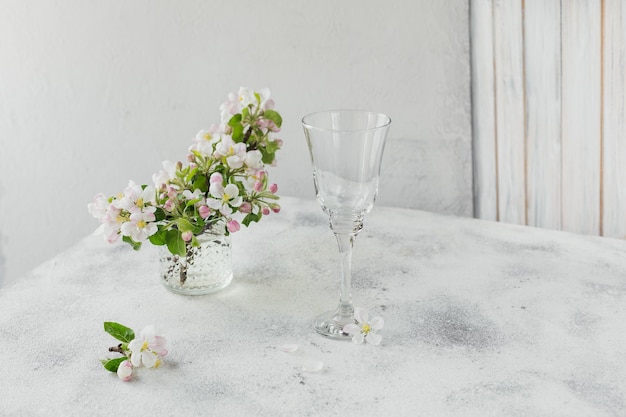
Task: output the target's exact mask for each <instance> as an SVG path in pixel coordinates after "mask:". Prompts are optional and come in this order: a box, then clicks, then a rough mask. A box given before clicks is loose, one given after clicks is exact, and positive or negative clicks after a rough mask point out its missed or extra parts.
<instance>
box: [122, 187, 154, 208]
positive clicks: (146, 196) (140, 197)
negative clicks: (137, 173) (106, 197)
mask: <svg viewBox="0 0 626 417" xmlns="http://www.w3.org/2000/svg"><path fill="white" fill-rule="evenodd" d="M155 202H156V192H155V191H154V187H153V186H151V185H148V186H147V187H145V188H142V187H141V185H138V184H135V182H133V181H130V182H129V183H128V187H126V189H125V190H124V195H123V196H122V198H120V199H118V200H115V201H113V204H114V205H115V206H116V207H117V208H121V209H124V210H126V211H132V210H133V208H135V207H136V208H138V209H140V210H142V209H143V208H144V207H145V206H146V205H148V204H155Z"/></svg>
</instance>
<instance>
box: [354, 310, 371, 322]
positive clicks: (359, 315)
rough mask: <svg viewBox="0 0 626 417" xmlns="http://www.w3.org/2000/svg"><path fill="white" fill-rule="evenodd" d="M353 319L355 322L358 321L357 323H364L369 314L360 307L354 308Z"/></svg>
mask: <svg viewBox="0 0 626 417" xmlns="http://www.w3.org/2000/svg"><path fill="white" fill-rule="evenodd" d="M354 318H355V319H356V321H358V322H359V323H366V322H367V319H368V318H369V313H368V312H367V310H366V309H364V308H361V307H356V308H355V309H354Z"/></svg>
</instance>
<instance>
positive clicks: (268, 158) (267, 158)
mask: <svg viewBox="0 0 626 417" xmlns="http://www.w3.org/2000/svg"><path fill="white" fill-rule="evenodd" d="M259 151H261V156H262V158H261V160H262V161H263V163H264V164H271V163H272V161H274V158H275V157H276V155H275V154H274V152H268V150H267V148H266V147H262V146H261V147H259Z"/></svg>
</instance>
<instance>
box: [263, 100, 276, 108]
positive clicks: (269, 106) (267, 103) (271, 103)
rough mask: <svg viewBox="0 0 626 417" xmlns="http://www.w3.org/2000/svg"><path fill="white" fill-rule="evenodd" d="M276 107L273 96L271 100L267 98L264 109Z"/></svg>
mask: <svg viewBox="0 0 626 417" xmlns="http://www.w3.org/2000/svg"><path fill="white" fill-rule="evenodd" d="M273 108H274V100H272V99H271V98H270V99H269V100H267V101H266V102H265V104H264V105H263V109H264V110H269V109H273Z"/></svg>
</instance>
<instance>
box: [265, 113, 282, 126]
mask: <svg viewBox="0 0 626 417" xmlns="http://www.w3.org/2000/svg"><path fill="white" fill-rule="evenodd" d="M263 117H265V118H266V119H267V120H271V121H272V122H274V124H275V125H276V126H278V127H280V126H281V125H282V124H283V118H282V117H281V116H280V114H279V113H278V112H277V111H276V110H270V109H268V110H265V111H263Z"/></svg>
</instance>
